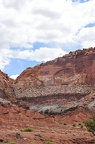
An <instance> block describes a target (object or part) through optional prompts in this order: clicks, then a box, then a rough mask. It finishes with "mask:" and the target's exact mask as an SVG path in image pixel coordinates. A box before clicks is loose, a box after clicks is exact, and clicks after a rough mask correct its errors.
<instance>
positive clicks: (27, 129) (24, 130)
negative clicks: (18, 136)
mask: <svg viewBox="0 0 95 144" xmlns="http://www.w3.org/2000/svg"><path fill="white" fill-rule="evenodd" d="M21 131H22V132H32V131H33V130H32V129H31V128H24V129H22V130H21Z"/></svg>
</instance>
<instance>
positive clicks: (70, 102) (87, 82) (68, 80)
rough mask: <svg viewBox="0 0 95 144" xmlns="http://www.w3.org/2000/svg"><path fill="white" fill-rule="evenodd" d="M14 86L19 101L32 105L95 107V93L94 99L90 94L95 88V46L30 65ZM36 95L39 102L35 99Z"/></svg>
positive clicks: (55, 108) (42, 108) (45, 108)
mask: <svg viewBox="0 0 95 144" xmlns="http://www.w3.org/2000/svg"><path fill="white" fill-rule="evenodd" d="M14 86H15V87H14V89H15V94H16V98H17V99H18V103H20V104H22V103H23V104H24V105H29V107H30V109H35V110H38V111H43V112H45V111H46V112H47V111H50V112H65V111H66V110H70V109H72V108H75V107H79V106H83V107H87V108H89V109H90V110H93V111H94V110H95V95H93V99H91V97H90V96H91V95H92V94H94V92H95V48H89V49H83V50H77V51H75V52H70V53H69V54H67V55H65V56H63V57H60V58H56V59H55V60H52V61H48V62H46V63H42V64H40V65H37V66H35V67H33V68H27V69H26V70H25V71H23V72H22V73H21V74H20V76H18V78H17V79H16V80H15V82H14ZM75 95H76V98H75ZM45 96H46V97H47V98H44V97H45ZM69 96H70V99H69V98H68V97H69ZM77 96H78V98H77ZM38 97H39V98H38ZM66 97H67V99H65V98H66ZM79 97H80V99H79ZM29 98H30V99H29ZM87 98H88V99H87ZM21 99H22V100H21ZM35 99H38V102H36V103H35V102H33V100H34V101H35ZM27 100H28V101H27ZM39 101H40V103H39ZM84 101H86V102H88V103H87V104H86V103H85V102H84ZM90 101H91V103H89V102H90ZM65 102H66V103H65Z"/></svg>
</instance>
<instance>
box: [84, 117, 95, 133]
mask: <svg viewBox="0 0 95 144" xmlns="http://www.w3.org/2000/svg"><path fill="white" fill-rule="evenodd" d="M84 124H85V126H86V128H87V130H88V131H89V132H92V133H93V134H94V135H95V116H93V118H92V119H91V120H86V121H84Z"/></svg>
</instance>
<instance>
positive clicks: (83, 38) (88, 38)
mask: <svg viewBox="0 0 95 144" xmlns="http://www.w3.org/2000/svg"><path fill="white" fill-rule="evenodd" d="M78 39H79V41H80V42H81V45H82V46H83V47H91V46H92V47H95V26H94V27H91V28H83V29H82V30H81V31H80V32H79V35H78Z"/></svg>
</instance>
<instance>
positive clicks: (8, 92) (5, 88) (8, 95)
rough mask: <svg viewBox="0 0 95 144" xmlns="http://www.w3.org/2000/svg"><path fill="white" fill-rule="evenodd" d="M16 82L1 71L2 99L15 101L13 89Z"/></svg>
mask: <svg viewBox="0 0 95 144" xmlns="http://www.w3.org/2000/svg"><path fill="white" fill-rule="evenodd" d="M13 82H14V80H13V79H11V78H9V77H8V75H7V74H5V73H3V72H2V71H0V98H2V99H1V100H3V99H7V100H11V99H15V97H14V93H13V91H14V89H13Z"/></svg>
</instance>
